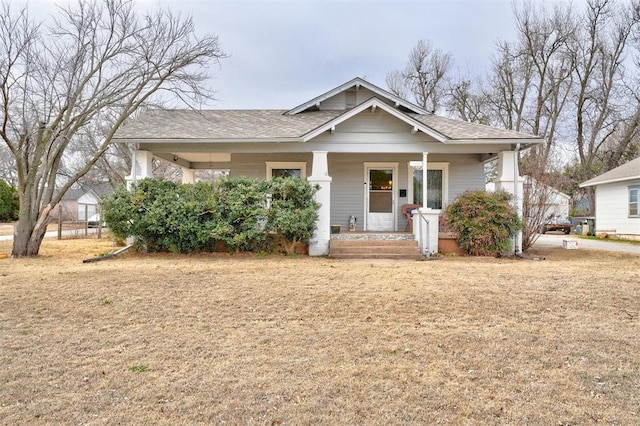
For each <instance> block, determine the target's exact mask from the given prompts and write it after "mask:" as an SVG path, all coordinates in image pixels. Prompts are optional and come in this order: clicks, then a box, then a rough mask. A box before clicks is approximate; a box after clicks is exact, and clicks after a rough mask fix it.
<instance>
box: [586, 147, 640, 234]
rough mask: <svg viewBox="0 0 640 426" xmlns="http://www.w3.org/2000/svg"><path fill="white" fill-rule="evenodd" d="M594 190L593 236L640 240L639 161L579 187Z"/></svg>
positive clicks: (626, 164)
mask: <svg viewBox="0 0 640 426" xmlns="http://www.w3.org/2000/svg"><path fill="white" fill-rule="evenodd" d="M590 186H595V188H596V200H595V201H596V206H595V207H596V209H595V217H596V230H595V233H596V234H601V233H606V234H609V235H614V236H616V237H619V238H628V239H635V240H640V158H636V159H635V160H631V161H629V162H628V163H625V164H623V165H622V166H620V167H616V168H615V169H612V170H609V171H608V172H606V173H603V174H601V175H600V176H596V177H594V178H593V179H590V180H588V181H586V182H583V183H581V184H580V187H581V188H586V187H590Z"/></svg>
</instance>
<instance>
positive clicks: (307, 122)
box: [116, 110, 344, 139]
mask: <svg viewBox="0 0 640 426" xmlns="http://www.w3.org/2000/svg"><path fill="white" fill-rule="evenodd" d="M284 112H285V111H284V110H202V111H195V110H151V111H148V112H146V113H144V114H142V115H141V116H140V117H139V118H138V119H137V120H134V121H132V122H131V123H128V124H127V125H125V126H123V127H122V128H121V129H120V130H119V131H118V133H117V134H116V139H275V138H298V137H300V136H302V135H304V134H305V133H308V132H310V131H311V130H313V129H315V128H316V127H318V126H320V125H322V124H324V123H326V122H327V121H330V120H331V119H333V118H335V117H337V116H338V115H340V114H341V113H342V112H344V111H312V112H306V113H304V114H298V115H293V116H291V115H284Z"/></svg>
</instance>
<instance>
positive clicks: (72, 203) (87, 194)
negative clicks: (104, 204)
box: [50, 186, 113, 221]
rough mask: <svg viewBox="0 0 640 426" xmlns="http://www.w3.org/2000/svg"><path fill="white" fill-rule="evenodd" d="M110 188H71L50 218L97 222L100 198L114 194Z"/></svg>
mask: <svg viewBox="0 0 640 426" xmlns="http://www.w3.org/2000/svg"><path fill="white" fill-rule="evenodd" d="M112 191H113V189H112V188H111V187H110V186H101V187H98V188H94V189H83V188H71V189H69V190H68V191H67V192H66V193H65V194H64V196H63V197H62V201H61V202H60V203H59V204H58V207H57V208H55V209H54V210H53V211H52V212H51V215H50V217H51V218H52V219H55V220H58V219H59V218H60V217H61V218H62V220H65V221H67V220H79V221H86V220H95V219H92V218H95V216H96V215H97V214H98V205H99V203H100V197H101V196H103V195H106V194H108V193H110V192H112Z"/></svg>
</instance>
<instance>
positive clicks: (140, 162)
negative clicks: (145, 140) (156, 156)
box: [125, 149, 153, 189]
mask: <svg viewBox="0 0 640 426" xmlns="http://www.w3.org/2000/svg"><path fill="white" fill-rule="evenodd" d="M151 160H153V155H152V154H151V152H150V151H141V150H138V149H136V150H134V151H133V155H132V158H131V175H129V176H127V177H126V178H125V179H126V181H127V188H128V189H131V185H132V184H134V183H136V181H138V180H141V179H144V178H151V177H153V165H152V162H151Z"/></svg>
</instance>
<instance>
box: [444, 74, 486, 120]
mask: <svg viewBox="0 0 640 426" xmlns="http://www.w3.org/2000/svg"><path fill="white" fill-rule="evenodd" d="M446 99H447V100H446V104H447V111H448V112H449V113H450V114H452V115H453V116H456V117H458V118H460V119H461V120H464V121H468V122H471V123H479V124H485V125H492V124H493V123H492V119H491V113H490V111H491V108H490V102H491V101H490V99H489V96H488V94H487V92H486V90H485V88H484V87H483V82H482V81H480V80H478V81H476V82H474V81H472V80H471V79H470V78H469V77H459V78H458V79H457V80H455V81H454V80H452V81H451V82H450V83H449V89H448V93H447V98H446Z"/></svg>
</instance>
